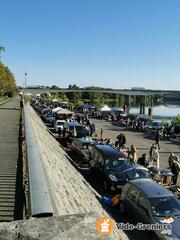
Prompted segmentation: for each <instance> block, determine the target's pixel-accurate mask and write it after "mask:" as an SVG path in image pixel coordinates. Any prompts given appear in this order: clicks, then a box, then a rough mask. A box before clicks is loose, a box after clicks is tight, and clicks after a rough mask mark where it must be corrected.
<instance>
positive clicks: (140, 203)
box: [137, 192, 151, 223]
mask: <svg viewBox="0 0 180 240" xmlns="http://www.w3.org/2000/svg"><path fill="white" fill-rule="evenodd" d="M149 211H150V210H149V202H148V200H147V198H146V197H145V196H144V194H143V193H141V192H140V193H139V195H138V199H137V215H138V219H139V221H140V222H142V223H150V222H151V219H150V216H149Z"/></svg>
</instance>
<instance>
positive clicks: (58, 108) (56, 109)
mask: <svg viewBox="0 0 180 240" xmlns="http://www.w3.org/2000/svg"><path fill="white" fill-rule="evenodd" d="M61 109H62V108H61V107H56V108H54V109H53V110H52V112H53V113H57V112H59V111H60V110H61Z"/></svg>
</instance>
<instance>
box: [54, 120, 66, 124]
mask: <svg viewBox="0 0 180 240" xmlns="http://www.w3.org/2000/svg"><path fill="white" fill-rule="evenodd" d="M56 122H64V123H65V122H66V121H65V120H63V119H57V120H56Z"/></svg>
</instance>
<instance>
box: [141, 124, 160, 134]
mask: <svg viewBox="0 0 180 240" xmlns="http://www.w3.org/2000/svg"><path fill="white" fill-rule="evenodd" d="M161 128H162V123H161V121H152V122H148V123H147V124H146V125H145V127H144V132H147V133H156V131H159V130H160V129H161Z"/></svg>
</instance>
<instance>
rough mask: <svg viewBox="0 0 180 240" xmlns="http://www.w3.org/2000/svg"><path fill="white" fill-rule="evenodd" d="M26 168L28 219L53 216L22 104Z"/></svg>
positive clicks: (41, 169) (37, 150)
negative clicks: (27, 179)
mask: <svg viewBox="0 0 180 240" xmlns="http://www.w3.org/2000/svg"><path fill="white" fill-rule="evenodd" d="M23 108H24V122H25V136H26V151H27V168H28V177H29V215H30V217H47V216H52V215H53V208H52V204H51V201H50V197H49V193H48V187H47V184H46V181H45V177H44V172H43V167H42V163H41V155H40V152H39V149H38V144H37V141H36V138H35V135H34V132H33V130H32V125H31V121H30V116H29V113H28V111H27V109H26V105H25V103H24V102H23Z"/></svg>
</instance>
